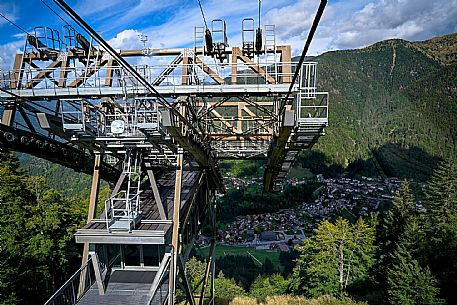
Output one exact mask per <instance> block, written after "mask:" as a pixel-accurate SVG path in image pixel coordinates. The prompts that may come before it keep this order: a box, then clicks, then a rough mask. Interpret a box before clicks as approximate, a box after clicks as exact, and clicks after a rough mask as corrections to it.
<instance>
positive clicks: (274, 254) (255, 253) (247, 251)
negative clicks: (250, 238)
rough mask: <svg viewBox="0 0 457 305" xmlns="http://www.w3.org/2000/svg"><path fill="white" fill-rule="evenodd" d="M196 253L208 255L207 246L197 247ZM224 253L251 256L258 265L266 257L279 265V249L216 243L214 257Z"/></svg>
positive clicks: (221, 255)
mask: <svg viewBox="0 0 457 305" xmlns="http://www.w3.org/2000/svg"><path fill="white" fill-rule="evenodd" d="M196 250H197V254H199V255H201V256H203V257H208V252H209V247H205V248H197V249H196ZM225 255H240V256H251V257H252V258H253V259H254V262H256V263H257V264H258V265H261V264H263V263H264V262H265V259H266V258H267V257H268V258H269V259H270V260H271V262H272V263H273V265H275V266H278V265H279V250H277V249H275V250H256V248H255V247H237V246H225V245H216V258H218V257H223V256H225Z"/></svg>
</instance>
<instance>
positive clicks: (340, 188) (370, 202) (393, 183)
mask: <svg viewBox="0 0 457 305" xmlns="http://www.w3.org/2000/svg"><path fill="white" fill-rule="evenodd" d="M320 179H321V180H322V182H323V183H324V185H325V186H324V188H323V189H322V191H321V194H320V196H319V198H318V199H316V200H315V201H314V202H312V203H304V204H303V206H302V209H304V210H305V211H306V212H308V213H309V214H311V215H312V216H314V217H318V218H319V217H320V218H324V219H330V218H331V217H332V216H334V215H339V214H341V213H347V214H348V215H349V216H350V215H351V214H352V216H353V217H359V216H368V215H370V214H372V213H377V212H378V210H379V208H380V205H383V204H385V203H386V202H390V201H392V199H393V198H394V194H395V192H396V191H397V190H398V189H399V188H400V184H401V180H400V179H398V178H386V179H375V178H367V177H362V178H361V179H360V180H358V179H351V178H333V179H322V178H320Z"/></svg>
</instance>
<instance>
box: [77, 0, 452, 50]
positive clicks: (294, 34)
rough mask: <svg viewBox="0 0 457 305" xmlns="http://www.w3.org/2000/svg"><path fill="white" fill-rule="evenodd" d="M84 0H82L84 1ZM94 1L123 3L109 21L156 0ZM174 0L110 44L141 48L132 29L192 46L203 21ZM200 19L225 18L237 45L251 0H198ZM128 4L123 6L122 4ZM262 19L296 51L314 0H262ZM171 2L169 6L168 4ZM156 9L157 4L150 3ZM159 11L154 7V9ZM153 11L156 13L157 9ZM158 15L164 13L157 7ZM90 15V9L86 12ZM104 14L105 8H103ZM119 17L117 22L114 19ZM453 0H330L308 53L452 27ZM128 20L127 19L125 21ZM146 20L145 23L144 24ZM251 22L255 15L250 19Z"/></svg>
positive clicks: (159, 44)
mask: <svg viewBox="0 0 457 305" xmlns="http://www.w3.org/2000/svg"><path fill="white" fill-rule="evenodd" d="M88 1H89V0H85V1H84V2H83V3H89V2H88ZM91 1H92V2H94V7H95V11H99V12H101V11H100V10H108V11H110V12H112V13H113V14H114V13H116V14H117V12H118V10H119V6H122V7H123V13H122V14H123V15H122V16H119V18H118V19H116V22H115V23H113V22H112V20H106V21H104V22H111V23H112V24H113V25H114V26H117V25H118V24H122V22H121V20H124V21H128V20H132V18H133V19H137V18H140V17H139V16H145V15H147V14H150V13H151V12H152V11H154V9H153V8H151V6H153V4H155V3H156V0H150V1H146V0H143V1H140V0H123V2H122V4H120V2H121V0H113V1H109V2H107V1H101V0H91ZM174 1H175V0H171V1H167V2H165V1H161V2H162V3H166V4H163V7H162V10H163V9H165V10H167V11H166V13H167V14H169V15H168V16H167V18H166V21H165V22H164V23H163V24H160V25H157V26H145V27H143V28H141V27H137V28H133V29H132V27H129V28H128V30H127V29H126V30H123V31H122V32H120V33H118V34H117V36H116V37H115V38H113V39H112V43H113V44H114V45H115V47H116V48H120V47H122V48H134V47H135V48H136V47H142V43H141V42H140V40H139V38H138V34H140V33H143V34H145V35H148V46H150V47H153V48H173V47H191V46H193V36H194V32H193V31H194V26H196V25H203V20H202V17H201V13H200V10H199V8H198V6H197V5H196V3H182V4H180V5H176V3H174ZM202 4H203V8H204V11H205V16H206V19H207V21H208V23H209V26H210V21H211V20H212V19H219V18H220V19H225V20H226V21H227V25H228V33H229V44H230V45H231V46H233V45H240V43H241V41H240V32H241V20H242V19H243V18H246V17H253V18H255V19H257V1H247V0H225V1H223V2H221V1H218V0H207V1H202ZM128 5H130V6H131V9H130V10H128V11H127V12H126V11H125V6H128ZM262 5H263V6H262V15H263V16H262V24H266V23H268V24H275V25H276V34H277V41H278V43H287V44H292V47H293V52H294V54H295V55H298V54H299V53H300V52H301V49H302V47H303V45H304V42H305V40H306V37H307V35H308V31H309V28H310V26H311V23H312V21H313V18H314V15H315V13H316V10H317V7H318V5H319V0H299V1H291V0H277V1H263V2H262ZM159 7H160V5H159ZM169 7H173V9H174V11H169V10H168V8H169ZM156 8H157V7H156ZM159 11H160V10H159ZM159 11H158V12H159ZM160 12H161V13H162V14H165V12H162V11H160ZM92 14H93V13H92ZM107 14H108V15H109V13H107ZM118 20H119V23H118V22H117V21H118ZM455 20H457V0H447V1H445V0H436V1H429V0H352V1H338V2H330V3H329V4H328V5H327V7H326V9H325V12H324V15H323V16H322V19H321V22H320V24H319V27H318V29H317V32H316V35H315V37H314V40H313V42H312V44H311V47H310V50H309V52H308V54H310V55H316V54H319V53H322V52H325V51H328V50H334V49H347V48H358V47H363V46H366V45H369V44H372V43H375V42H377V41H380V40H383V39H388V38H404V39H408V40H422V39H427V38H430V37H432V36H435V35H441V34H446V33H450V32H454V31H457V23H456V22H455ZM127 24H128V23H127ZM145 24H147V23H145ZM256 24H257V20H256Z"/></svg>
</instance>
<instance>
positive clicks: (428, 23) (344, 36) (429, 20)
mask: <svg viewBox="0 0 457 305" xmlns="http://www.w3.org/2000/svg"><path fill="white" fill-rule="evenodd" d="M456 20H457V1H456V0H451V1H445V0H439V1H429V0H414V1H412V0H409V1H406V0H380V1H378V2H370V3H368V4H366V5H365V6H364V7H363V8H362V9H360V10H358V11H356V12H355V13H353V15H352V16H351V18H349V19H347V20H343V21H341V22H335V23H334V24H333V27H334V28H335V29H336V31H335V33H334V35H333V42H332V47H334V48H357V47H361V46H366V45H369V44H372V43H374V42H377V41H379V40H383V39H389V38H403V39H408V40H421V39H427V38H430V37H432V36H436V35H441V34H446V33H450V32H453V31H456V30H457V23H456Z"/></svg>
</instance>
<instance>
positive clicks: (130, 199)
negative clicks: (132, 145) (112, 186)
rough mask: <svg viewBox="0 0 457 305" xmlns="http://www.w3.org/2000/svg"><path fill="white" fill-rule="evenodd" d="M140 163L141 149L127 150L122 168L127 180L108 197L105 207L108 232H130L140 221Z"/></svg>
mask: <svg viewBox="0 0 457 305" xmlns="http://www.w3.org/2000/svg"><path fill="white" fill-rule="evenodd" d="M141 163H142V153H141V151H139V150H133V149H129V150H127V152H126V154H125V159H124V164H123V170H122V175H124V176H125V179H126V180H127V183H126V188H125V189H123V190H121V191H119V192H118V193H116V194H113V195H112V196H111V197H110V198H109V199H108V201H109V208H108V207H107V209H106V214H107V215H106V220H107V229H108V231H109V232H111V231H129V232H131V231H132V229H135V227H136V225H137V224H138V223H139V222H140V221H141V216H142V211H141V201H140V194H141V189H140V187H141Z"/></svg>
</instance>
